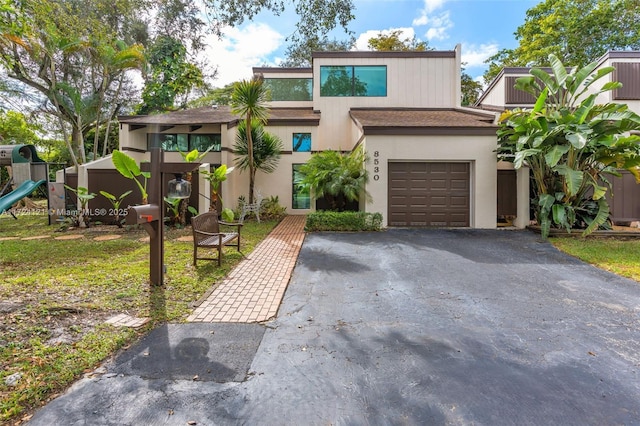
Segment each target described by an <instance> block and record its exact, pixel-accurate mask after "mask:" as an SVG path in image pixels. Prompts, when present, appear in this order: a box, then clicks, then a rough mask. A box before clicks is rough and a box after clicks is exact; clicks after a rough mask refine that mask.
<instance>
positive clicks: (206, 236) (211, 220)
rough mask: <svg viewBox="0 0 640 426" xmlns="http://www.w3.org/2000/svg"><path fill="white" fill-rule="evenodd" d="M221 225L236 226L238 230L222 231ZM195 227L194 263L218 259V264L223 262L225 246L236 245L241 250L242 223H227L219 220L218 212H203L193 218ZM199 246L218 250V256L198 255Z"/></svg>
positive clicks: (192, 223) (192, 225)
mask: <svg viewBox="0 0 640 426" xmlns="http://www.w3.org/2000/svg"><path fill="white" fill-rule="evenodd" d="M220 225H225V226H230V227H236V228H237V231H236V232H220ZM191 228H192V229H193V265H194V266H196V265H197V261H198V260H217V261H218V266H220V264H221V262H222V248H223V247H225V246H228V247H236V248H237V249H238V251H240V229H241V228H242V224H241V223H227V222H222V221H219V220H218V212H217V211H215V210H212V211H210V212H206V213H201V214H199V215H198V216H195V217H192V218H191ZM198 248H204V249H212V250H217V251H218V257H217V258H216V257H198Z"/></svg>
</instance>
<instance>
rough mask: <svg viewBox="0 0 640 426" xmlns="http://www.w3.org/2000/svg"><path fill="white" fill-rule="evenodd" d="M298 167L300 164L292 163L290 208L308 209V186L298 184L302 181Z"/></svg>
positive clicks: (309, 201) (309, 197) (309, 199)
mask: <svg viewBox="0 0 640 426" xmlns="http://www.w3.org/2000/svg"><path fill="white" fill-rule="evenodd" d="M300 167H302V164H294V165H293V179H292V181H293V191H292V194H293V197H292V200H291V208H293V209H309V208H311V196H310V194H309V188H306V187H304V186H302V185H300V182H301V181H302V175H301V174H300V171H299V170H300Z"/></svg>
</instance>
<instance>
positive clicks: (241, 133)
mask: <svg viewBox="0 0 640 426" xmlns="http://www.w3.org/2000/svg"><path fill="white" fill-rule="evenodd" d="M251 136H252V137H251V139H252V141H253V165H254V167H255V169H256V170H260V171H262V172H264V173H272V172H274V171H275V170H276V169H277V167H278V162H279V161H280V152H281V151H282V150H283V148H284V147H283V145H282V140H281V139H280V138H279V137H277V136H275V135H273V134H271V133H269V132H267V131H265V130H264V127H263V126H262V125H261V124H260V123H259V122H258V121H257V120H254V121H253V125H252V126H251ZM233 151H234V153H235V154H236V155H237V156H238V157H236V160H235V161H236V165H237V166H238V168H239V169H240V170H247V169H249V167H250V165H249V164H250V160H249V149H248V138H247V127H246V125H245V122H244V121H242V122H240V124H238V132H237V133H236V142H235V145H234V146H233Z"/></svg>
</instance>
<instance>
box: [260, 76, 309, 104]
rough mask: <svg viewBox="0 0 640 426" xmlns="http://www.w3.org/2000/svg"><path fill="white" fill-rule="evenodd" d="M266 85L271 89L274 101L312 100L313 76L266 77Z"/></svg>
mask: <svg viewBox="0 0 640 426" xmlns="http://www.w3.org/2000/svg"><path fill="white" fill-rule="evenodd" d="M264 85H265V87H266V88H267V89H269V90H270V91H271V100H272V101H312V100H313V79H311V78H265V79H264Z"/></svg>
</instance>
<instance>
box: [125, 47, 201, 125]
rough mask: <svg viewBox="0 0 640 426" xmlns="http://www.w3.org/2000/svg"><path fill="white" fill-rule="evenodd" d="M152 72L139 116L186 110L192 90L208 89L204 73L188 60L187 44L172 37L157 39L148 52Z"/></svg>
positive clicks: (147, 76)
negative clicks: (204, 87) (205, 86)
mask: <svg viewBox="0 0 640 426" xmlns="http://www.w3.org/2000/svg"><path fill="white" fill-rule="evenodd" d="M146 56H147V64H148V69H145V70H144V72H143V77H144V79H145V86H144V89H143V90H142V104H140V105H139V106H138V108H137V113H138V114H151V113H158V112H166V111H171V110H175V109H184V108H185V107H186V105H187V102H188V99H189V94H190V93H191V91H192V89H194V88H196V87H202V86H204V76H203V74H202V71H201V70H200V69H199V68H198V67H197V66H196V65H195V64H193V63H190V62H189V61H188V57H187V56H188V52H187V48H186V47H185V46H184V44H183V43H182V42H181V41H180V40H177V39H175V38H172V37H169V36H160V37H158V38H156V39H155V40H154V41H153V43H152V44H151V46H149V48H148V49H147V55H146Z"/></svg>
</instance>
